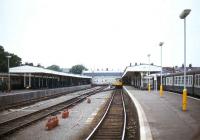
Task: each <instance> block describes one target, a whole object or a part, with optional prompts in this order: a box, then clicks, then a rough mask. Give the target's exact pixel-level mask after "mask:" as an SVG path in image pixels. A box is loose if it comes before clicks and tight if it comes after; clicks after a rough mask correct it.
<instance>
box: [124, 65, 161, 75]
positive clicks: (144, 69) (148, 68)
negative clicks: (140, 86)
mask: <svg viewBox="0 0 200 140" xmlns="http://www.w3.org/2000/svg"><path fill="white" fill-rule="evenodd" d="M149 71H150V73H156V72H160V71H161V67H160V66H155V65H148V64H142V65H135V66H131V67H127V68H126V69H125V71H124V73H123V75H122V77H124V76H126V75H127V74H129V73H134V72H138V73H140V72H149Z"/></svg>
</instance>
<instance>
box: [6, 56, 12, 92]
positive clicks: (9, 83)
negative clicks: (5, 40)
mask: <svg viewBox="0 0 200 140" xmlns="http://www.w3.org/2000/svg"><path fill="white" fill-rule="evenodd" d="M6 57H7V58H8V91H10V71H9V69H10V61H9V60H10V58H11V56H9V55H8V56H6Z"/></svg>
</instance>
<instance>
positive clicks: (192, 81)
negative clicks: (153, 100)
mask: <svg viewBox="0 0 200 140" xmlns="http://www.w3.org/2000/svg"><path fill="white" fill-rule="evenodd" d="M162 80H163V88H164V90H166V91H172V92H178V93H182V92H183V86H184V73H174V74H168V75H165V76H163V79H162ZM158 87H159V86H158ZM186 88H187V93H188V95H191V96H194V97H200V70H196V71H188V72H187V73H186Z"/></svg>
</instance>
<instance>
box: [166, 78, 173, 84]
mask: <svg viewBox="0 0 200 140" xmlns="http://www.w3.org/2000/svg"><path fill="white" fill-rule="evenodd" d="M172 84H173V77H166V85H172Z"/></svg>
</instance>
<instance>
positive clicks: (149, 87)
mask: <svg viewBox="0 0 200 140" xmlns="http://www.w3.org/2000/svg"><path fill="white" fill-rule="evenodd" d="M148 91H149V93H150V91H151V85H150V84H148Z"/></svg>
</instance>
